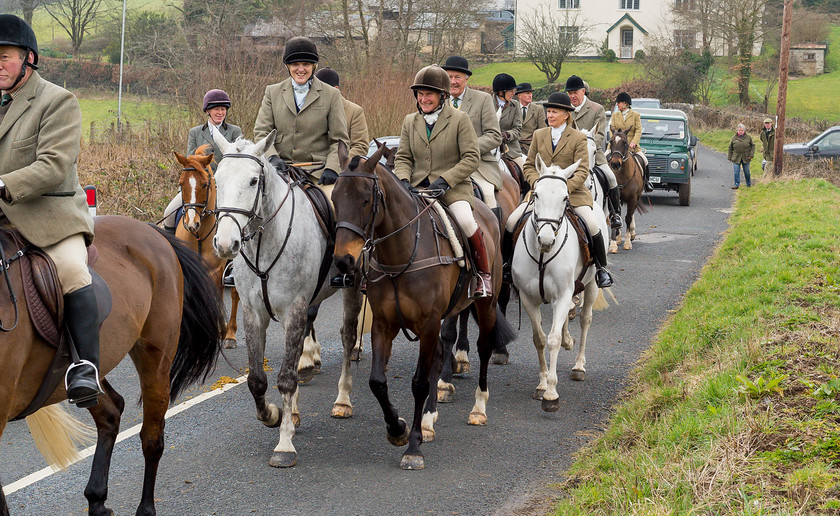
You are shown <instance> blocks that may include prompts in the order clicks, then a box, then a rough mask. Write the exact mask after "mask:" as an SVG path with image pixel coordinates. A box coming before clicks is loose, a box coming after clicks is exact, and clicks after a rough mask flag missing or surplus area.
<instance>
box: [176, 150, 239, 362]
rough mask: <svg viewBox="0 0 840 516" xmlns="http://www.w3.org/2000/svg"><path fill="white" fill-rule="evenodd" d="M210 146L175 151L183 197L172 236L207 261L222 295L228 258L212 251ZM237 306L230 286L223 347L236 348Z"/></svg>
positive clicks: (213, 220)
mask: <svg viewBox="0 0 840 516" xmlns="http://www.w3.org/2000/svg"><path fill="white" fill-rule="evenodd" d="M209 148H210V145H209V144H206V145H202V146H201V147H199V148H198V149H196V152H195V154H194V155H192V156H189V157H186V156H183V155H181V154H179V153H177V152H175V153H174V154H175V159H177V160H178V163H180V164H181V165H182V166H183V167H184V168H183V169H182V170H181V177H180V178H179V179H178V183H179V184H180V185H181V196H182V198H183V199H184V215H183V217H182V218H181V224H179V225H178V226H177V228H176V229H175V236H176V237H178V238H179V239H181V241H183V242H184V244H185V245H186V246H187V247H188V248H189V249H192V250H193V251H195V252H196V253H198V254H199V255H200V256H201V257H202V258H203V259H204V261H205V262H206V263H207V265H208V267H209V270H210V275H211V277H212V278H213V279H214V280H215V281H216V284H217V285H218V286H219V290H220V292H222V294H224V289H225V286H224V283H223V281H222V279H223V276H224V272H225V266H226V265H227V261H225V260H222V259H220V258H219V256H218V255H217V254H216V252H215V251H214V250H213V245H212V242H213V235H215V234H216V180H215V178H214V177H213V169H212V168H210V163H212V162H213V155H212V154H210V155H209V156H207V155H205V154H204V153H205V152H206V151H207V149H209ZM238 307H239V293H238V292H237V291H236V287H235V286H234V287H231V288H230V318H229V320H228V323H227V326H226V327H225V336H224V339H223V344H222V347H224V348H226V349H233V348H235V347H236V329H237V326H236V312H237V309H238Z"/></svg>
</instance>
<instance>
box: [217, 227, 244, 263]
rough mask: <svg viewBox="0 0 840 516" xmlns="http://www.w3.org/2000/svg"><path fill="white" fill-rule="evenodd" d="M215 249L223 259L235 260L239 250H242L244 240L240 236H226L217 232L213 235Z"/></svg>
mask: <svg viewBox="0 0 840 516" xmlns="http://www.w3.org/2000/svg"><path fill="white" fill-rule="evenodd" d="M213 249H215V250H216V255H218V257H219V258H221V259H223V260H233V259H234V258H236V255H238V254H239V251H241V250H242V241H241V240H240V239H239V238H230V237H228V238H225V237H224V236H220V235H219V234H218V233H216V236H214V237H213Z"/></svg>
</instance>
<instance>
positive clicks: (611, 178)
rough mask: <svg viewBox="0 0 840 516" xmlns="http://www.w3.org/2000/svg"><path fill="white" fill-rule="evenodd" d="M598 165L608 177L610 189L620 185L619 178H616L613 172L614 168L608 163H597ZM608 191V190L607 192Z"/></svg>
mask: <svg viewBox="0 0 840 516" xmlns="http://www.w3.org/2000/svg"><path fill="white" fill-rule="evenodd" d="M595 166H596V167H598V170H600V171H601V172H603V173H604V177H606V178H607V183H609V185H610V188H609V189H610V190H612V189H613V188H615V187H616V186H618V180H617V179H616V178H615V173H613V171H612V169H611V168H610V166H609V165H607V164H606V163H604V164H602V165H595ZM605 193H606V192H605Z"/></svg>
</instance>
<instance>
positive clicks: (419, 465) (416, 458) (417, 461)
mask: <svg viewBox="0 0 840 516" xmlns="http://www.w3.org/2000/svg"><path fill="white" fill-rule="evenodd" d="M425 467H426V461H424V460H423V456H422V455H403V456H402V459H400V469H405V470H414V469H423V468H425Z"/></svg>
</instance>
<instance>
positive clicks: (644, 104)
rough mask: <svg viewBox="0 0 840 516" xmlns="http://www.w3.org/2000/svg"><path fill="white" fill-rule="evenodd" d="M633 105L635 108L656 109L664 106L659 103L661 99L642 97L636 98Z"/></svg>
mask: <svg viewBox="0 0 840 516" xmlns="http://www.w3.org/2000/svg"><path fill="white" fill-rule="evenodd" d="M633 107H634V108H654V109H659V108H661V107H662V105H661V104H660V103H659V101H658V100H640V99H635V100H634V101H633Z"/></svg>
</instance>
